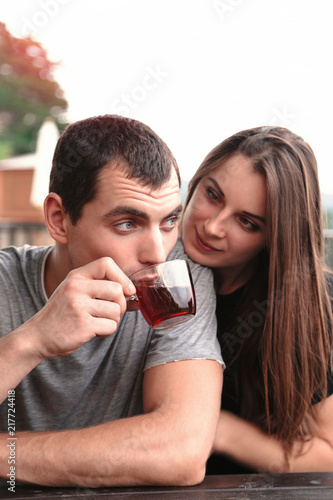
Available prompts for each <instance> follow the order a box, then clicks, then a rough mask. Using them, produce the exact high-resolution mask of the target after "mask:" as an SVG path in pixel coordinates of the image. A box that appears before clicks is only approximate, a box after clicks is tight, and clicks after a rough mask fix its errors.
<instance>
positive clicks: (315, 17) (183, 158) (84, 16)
mask: <svg viewBox="0 0 333 500" xmlns="http://www.w3.org/2000/svg"><path fill="white" fill-rule="evenodd" d="M1 3H2V5H1V10H0V247H3V246H6V245H8V244H17V245H20V244H23V243H33V244H44V243H45V244H46V243H48V242H49V237H48V235H47V233H46V232H45V228H44V225H43V213H42V203H43V199H44V197H45V196H46V194H47V181H48V175H49V170H50V164H51V158H52V154H53V150H54V146H55V143H56V140H57V138H58V136H59V133H61V131H62V130H63V128H64V127H65V126H66V125H67V124H68V123H71V122H73V121H76V120H79V119H82V118H86V117H88V116H92V115H97V114H105V113H116V114H120V115H124V116H129V117H132V118H136V119H138V120H141V121H143V122H145V123H147V124H148V125H149V126H151V127H152V128H153V129H154V130H155V131H156V132H157V133H158V134H159V135H160V136H161V137H162V138H163V139H164V140H165V141H166V142H167V144H168V145H169V147H170V148H171V150H172V151H173V153H174V155H175V156H176V158H177V160H178V163H179V166H180V170H181V174H182V178H183V188H182V189H183V195H185V192H186V187H187V183H188V181H189V180H190V178H191V177H192V175H193V173H194V172H195V170H196V169H197V167H198V166H199V164H200V163H201V161H202V159H203V158H204V156H205V155H206V154H207V152H208V151H209V150H210V149H212V147H214V146H215V145H216V144H217V143H219V142H221V140H223V139H224V138H226V137H227V136H229V135H231V134H233V133H234V132H237V131H239V130H242V129H244V128H248V127H254V126H259V125H280V126H284V127H287V128H290V129H291V130H293V131H294V132H296V133H298V134H299V135H301V136H302V137H303V138H304V139H305V140H306V141H307V142H309V144H310V145H311V146H312V148H313V150H314V152H315V155H316V157H317V160H318V167H319V177H320V186H321V193H322V201H323V209H324V216H325V217H324V226H325V244H326V247H327V259H328V261H329V264H330V266H331V267H333V168H332V154H331V142H332V137H331V135H332V129H333V127H332V116H333V93H332V88H333V73H332V71H331V57H332V52H333V30H332V29H331V27H332V19H333V1H332V0H320V1H319V2H318V0H140V1H138V0H107V1H105V0H94V1H93V2H92V1H91V0H29V2H27V1H26V0H11V1H10V2H4V1H3V2H1ZM291 216H292V214H291Z"/></svg>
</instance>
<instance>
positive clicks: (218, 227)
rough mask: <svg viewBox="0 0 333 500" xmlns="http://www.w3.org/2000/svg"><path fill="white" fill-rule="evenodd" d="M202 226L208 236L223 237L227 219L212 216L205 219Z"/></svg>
mask: <svg viewBox="0 0 333 500" xmlns="http://www.w3.org/2000/svg"><path fill="white" fill-rule="evenodd" d="M204 227H205V231H206V233H207V234H209V235H210V236H216V237H217V238H223V237H224V236H225V235H226V228H227V219H226V217H212V218H210V219H207V220H206V222H205V224H204Z"/></svg>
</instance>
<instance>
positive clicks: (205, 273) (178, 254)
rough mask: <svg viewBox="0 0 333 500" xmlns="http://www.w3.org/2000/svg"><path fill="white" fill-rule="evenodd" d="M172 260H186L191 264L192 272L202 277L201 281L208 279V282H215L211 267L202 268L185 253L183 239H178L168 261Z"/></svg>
mask: <svg viewBox="0 0 333 500" xmlns="http://www.w3.org/2000/svg"><path fill="white" fill-rule="evenodd" d="M172 259H185V260H187V261H188V262H189V264H190V267H191V272H192V274H194V276H196V275H200V279H201V280H203V279H204V277H206V279H207V280H213V272H212V270H211V269H210V268H209V267H205V266H202V265H201V264H198V263H197V262H194V261H193V260H192V259H191V258H190V257H189V256H188V255H187V253H186V252H185V249H184V245H183V242H182V239H181V238H178V240H177V242H176V244H175V246H174V247H173V249H172V250H171V252H170V254H169V256H168V260H172Z"/></svg>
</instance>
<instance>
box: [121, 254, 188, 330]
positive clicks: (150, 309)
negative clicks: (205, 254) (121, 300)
mask: <svg viewBox="0 0 333 500" xmlns="http://www.w3.org/2000/svg"><path fill="white" fill-rule="evenodd" d="M130 280H131V281H132V283H133V284H134V286H135V288H136V294H135V295H133V296H131V297H129V298H128V299H127V300H136V301H137V303H138V306H139V309H140V311H141V313H142V315H143V317H144V318H145V320H146V321H147V323H148V325H149V326H150V327H151V328H155V329H162V328H168V327H170V326H175V325H178V324H180V323H183V322H184V321H187V320H189V319H191V318H193V316H194V315H195V312H196V301H195V292H194V287H193V281H192V275H191V270H190V266H189V264H188V262H187V261H186V260H169V261H166V262H163V263H161V264H156V265H153V266H149V267H146V268H144V269H141V270H140V271H137V272H136V273H134V274H132V275H131V276H130Z"/></svg>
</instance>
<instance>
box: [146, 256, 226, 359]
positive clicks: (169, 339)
mask: <svg viewBox="0 0 333 500" xmlns="http://www.w3.org/2000/svg"><path fill="white" fill-rule="evenodd" d="M187 260H188V262H189V264H190V267H191V272H192V278H193V284H194V289H195V295H196V314H195V316H194V317H193V318H192V319H190V320H189V321H186V322H184V323H182V324H180V325H178V326H176V327H170V328H165V329H162V330H154V331H153V336H152V339H151V343H150V347H149V350H148V353H147V357H146V363H145V369H148V368H152V367H153V366H157V365H160V364H164V363H169V362H172V361H181V360H186V359H212V360H215V361H217V362H219V363H220V364H222V365H223V366H224V363H223V360H222V357H221V349H220V345H219V342H218V339H217V334H216V332H217V325H216V316H215V309H216V295H215V290H214V284H213V274H212V272H211V270H210V269H208V268H205V267H202V266H200V265H198V264H196V263H194V262H192V261H191V260H190V259H188V258H187Z"/></svg>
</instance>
